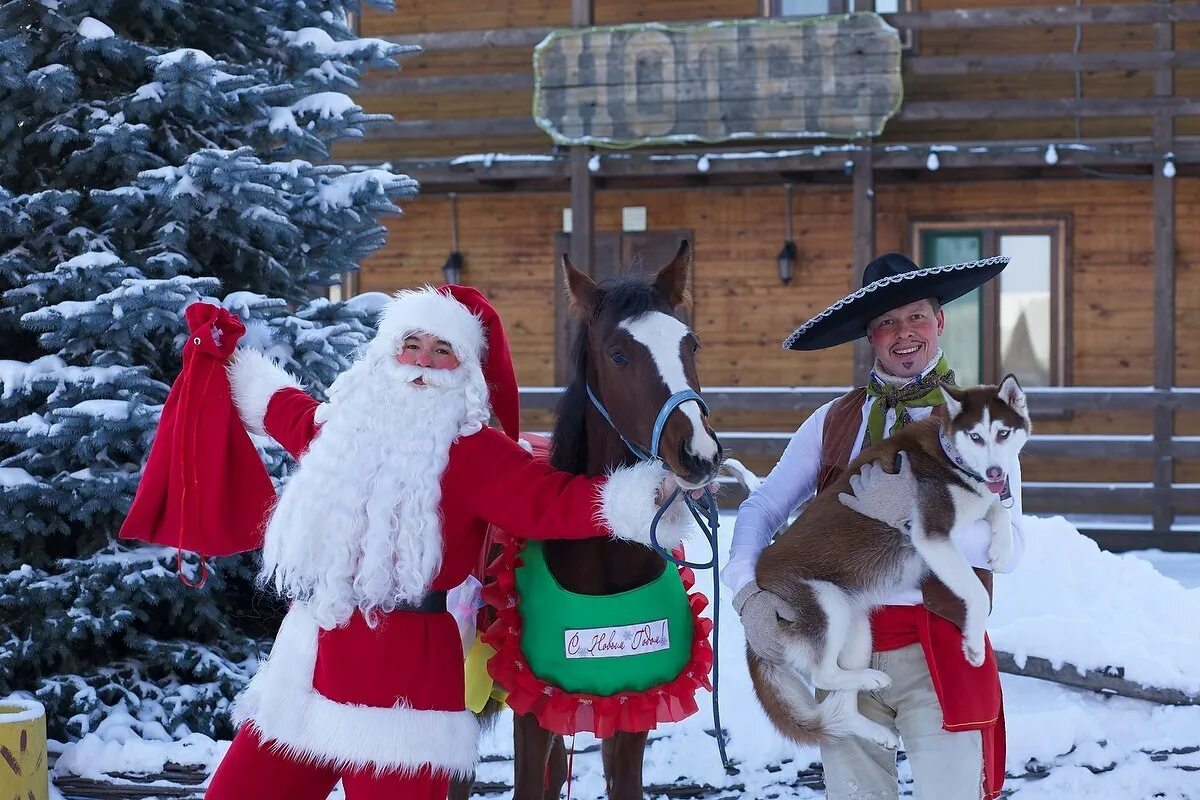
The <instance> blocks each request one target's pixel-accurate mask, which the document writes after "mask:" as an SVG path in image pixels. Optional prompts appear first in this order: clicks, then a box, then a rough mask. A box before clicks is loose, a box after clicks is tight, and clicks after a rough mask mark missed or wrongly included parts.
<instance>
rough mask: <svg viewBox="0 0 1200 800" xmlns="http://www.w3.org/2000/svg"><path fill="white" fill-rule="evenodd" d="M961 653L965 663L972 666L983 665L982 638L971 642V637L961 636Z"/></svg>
mask: <svg viewBox="0 0 1200 800" xmlns="http://www.w3.org/2000/svg"><path fill="white" fill-rule="evenodd" d="M963 655H964V656H966V658H967V663H968V664H970V665H971V666H972V667H981V666H983V656H984V647H983V640H982V639H979V640H978V641H976V642H972V641H971V639H969V638H967V637H965V636H964V637H963Z"/></svg>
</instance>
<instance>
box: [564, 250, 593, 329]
mask: <svg viewBox="0 0 1200 800" xmlns="http://www.w3.org/2000/svg"><path fill="white" fill-rule="evenodd" d="M562 268H563V277H564V278H565V279H566V284H567V297H568V298H569V299H570V301H571V309H572V310H573V311H575V312H576V313H577V314H579V315H580V316H582V317H584V318H585V319H588V318H591V317H593V316H595V313H596V309H597V308H598V307H599V306H600V293H601V291H602V290H601V289H600V287H599V286H597V285H596V282H595V281H594V280H592V279H591V278H590V277H588V276H587V275H584V274H583V273H582V272H580V271H579V270H577V269H575V266H574V265H573V264H572V263H571V257H570V256H568V255H567V254H566V253H563V254H562Z"/></svg>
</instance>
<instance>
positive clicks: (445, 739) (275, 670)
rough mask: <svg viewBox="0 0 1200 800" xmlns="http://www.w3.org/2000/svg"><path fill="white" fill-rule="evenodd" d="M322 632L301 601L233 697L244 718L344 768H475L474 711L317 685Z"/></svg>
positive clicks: (284, 744) (301, 754)
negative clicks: (395, 702)
mask: <svg viewBox="0 0 1200 800" xmlns="http://www.w3.org/2000/svg"><path fill="white" fill-rule="evenodd" d="M318 631H319V628H318V627H317V623H316V622H315V621H314V620H313V618H312V616H311V615H310V614H309V613H308V609H307V608H306V607H305V605H304V604H303V603H295V604H294V605H293V606H292V609H291V611H289V612H288V615H287V617H285V618H284V620H283V624H282V625H281V626H280V628H279V634H278V635H277V636H276V637H275V644H274V646H273V647H272V648H271V655H270V657H269V658H268V659H267V661H266V663H264V664H263V665H262V666H261V667H260V668H259V670H258V673H257V674H256V675H255V676H254V678H253V679H252V680H251V681H250V685H249V686H247V687H246V691H244V692H243V693H242V695H241V696H240V697H239V698H238V699H237V702H236V703H235V704H234V709H233V718H234V722H235V723H236V724H237V725H241V724H243V723H249V724H250V725H253V726H254V728H255V729H256V730H257V731H258V733H259V735H260V736H261V737H262V738H263V739H264V740H270V744H271V745H272V746H273V747H275V748H277V749H278V750H279V751H280V752H283V753H286V754H288V755H290V756H292V757H295V758H297V759H301V760H305V761H310V762H313V763H319V764H330V765H334V766H336V767H338V768H345V767H351V768H367V767H374V768H379V769H388V770H395V769H399V770H411V771H415V770H418V769H420V768H421V767H422V766H425V765H431V766H433V767H434V768H435V769H438V770H442V771H445V772H449V773H450V774H451V775H454V776H466V775H469V774H470V773H471V772H472V771H473V770H474V769H475V763H476V761H477V760H478V753H479V741H478V739H479V723H478V721H477V720H476V719H475V715H473V714H472V713H471V712H469V711H419V710H417V709H413V708H405V707H401V706H396V707H393V708H373V707H371V706H360V705H352V704H350V703H335V702H334V701H332V700H330V699H329V698H327V697H325V696H323V695H321V694H320V693H318V692H317V691H316V690H315V689H313V686H312V678H313V670H314V668H315V667H316V663H317V632H318Z"/></svg>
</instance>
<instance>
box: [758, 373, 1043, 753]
mask: <svg viewBox="0 0 1200 800" xmlns="http://www.w3.org/2000/svg"><path fill="white" fill-rule="evenodd" d="M945 395H946V405H945V411H946V416H945V421H944V422H943V421H941V420H939V419H938V418H937V417H936V415H931V416H930V417H929V418H927V419H924V420H921V421H919V422H916V423H913V424H911V425H908V426H906V427H905V428H903V429H902V430H900V431H898V432H897V433H896V434H895V435H893V436H891V437H889V438H887V439H884V440H883V441H881V442H879V443H878V444H876V445H874V446H872V447H870V448H869V449H867V450H866V451H864V452H863V453H861V454H859V456H858V457H857V458H856V459H854V461H852V462H851V463H850V465H849V466H848V467H847V468H846V470H845V472H843V473H842V475H841V477H840V478H839V479H838V480H836V481H835V482H834V483H832V484H831V485H830V486H829V487H827V488H826V489H825V490H824V491H823V492H821V493H820V494H819V495H817V497H815V498H814V499H813V500H812V501H811V503H810V504H809V506H808V507H807V508H806V509H805V510H804V512H803V513H802V514H801V516H800V517H799V519H797V520H796V522H795V523H793V524H792V525H791V527H789V528H788V529H787V530H786V531H785V532H784V533H783V534H781V535H780V537H779V539H778V540H777V541H776V542H775V543H774V544H773V545H772V546H770V547H768V548H767V549H766V550H764V551H763V553H762V556H761V558H760V559H759V562H758V566H757V569H756V572H757V575H756V578H757V582H758V585H759V587H760V588H762V589H763V590H765V591H768V592H772V593H774V594H775V595H777V596H779V597H781V598H783V599H784V600H785V601H786V602H788V603H789V604H790V605H791V606H792V607H793V608H794V609H795V611H796V615H795V619H796V622H794V623H791V622H785V621H783V620H781V621H780V625H781V626H782V627H783V628H784V631H783V636H784V638H785V641H787V642H788V646H787V658H786V661H785V662H784V663H770V662H767V661H763V660H762V659H760V658H758V656H756V655H755V654H754V652H753V651H752V650H750V649H749V648H747V650H746V658H747V660H748V662H749V667H750V675H751V677H752V679H753V682H754V688H755V691H756V692H757V694H758V698H759V701H760V702H761V703H762V705H763V708H764V709H765V710H766V712H767V716H768V717H769V718H770V720H771V721H772V723H773V724H774V725H775V727H776V728H778V729H779V731H780V732H781V733H782V734H783V735H784V736H786V737H787V738H789V739H792V740H793V741H796V742H799V743H805V744H814V743H820V742H821V741H824V740H826V739H830V738H838V737H843V736H847V735H857V736H861V737H863V738H866V739H868V740H871V741H874V742H877V743H879V744H880V745H883V746H885V747H889V748H893V749H894V748H896V747H898V746H899V742H898V741H897V739H896V736H895V735H894V734H893V733H892V732H891V731H889V730H887V729H886V728H884V727H883V726H881V725H878V724H877V723H875V722H872V721H870V720H868V719H867V718H866V717H864V716H862V715H861V714H860V713H859V711H858V692H860V691H872V690H876V689H882V688H884V687H886V686H887V685H888V683H890V679H889V678H888V677H887V675H885V674H884V673H882V672H880V671H878V670H873V669H868V668H867V667H868V666H869V664H870V658H871V627H870V621H869V615H870V613H871V611H872V610H873V609H874V608H876V607H877V606H879V605H881V604H882V602H883V601H884V600H885V598H887V597H889V596H891V595H893V594H894V593H896V592H897V591H901V590H904V589H915V588H916V587H917V586H918V585H919V584H920V582H921V580H922V579H923V578H924V577H925V576H926V575H927V574H929V573H930V572H932V573H933V574H934V575H936V576H937V577H938V578H940V579H941V580H942V582H943V583H945V584H946V586H947V587H948V588H949V589H950V590H951V591H952V592H953V593H954V594H956V595H957V596H959V597H960V598H962V600H963V601H964V602H965V604H966V623H965V626H964V627H965V629H964V631H963V652H964V655H965V656H966V658H967V660H968V661H969V662H970V663H971V664H973V665H975V666H979V665H980V664H982V663H983V657H984V626H985V623H986V621H987V616H988V612H989V610H990V609H989V596H988V593H987V590H986V589H984V587H983V585H982V584H981V583H980V581H979V578H978V577H977V576H976V575H975V572H974V571H973V569H972V568H971V565H970V564H968V563H967V560H966V559H965V558H964V557H963V555H962V554H961V553H960V552H959V550H958V548H957V547H956V546H955V545H954V543H953V541H951V538H950V532H951V531H952V530H953V529H954V528H955V527H957V526H959V525H963V524H966V523H970V522H973V521H975V520H979V519H986V520H987V521H988V522H989V523H990V525H991V529H992V538H991V546H990V548H989V551H988V557H989V559H990V560H991V562H992V565H993V566H994V567H1002V566H1003V565H1004V564H1005V563H1006V562H1007V560H1008V559H1009V558H1010V557H1011V555H1012V552H1013V541H1012V527H1011V524H1010V520H1009V514H1008V510H1007V509H1006V508H1004V507H1003V506H1002V505H1001V503H1000V501H999V496H998V494H996V493H998V492H999V491H1000V490H1001V488H1003V485H1004V482H1005V481H1006V479H1007V476H1008V473H1009V472H1010V471H1011V470H1012V469H1014V468H1015V466H1016V462H1017V456H1018V454H1019V453H1020V451H1021V448H1022V447H1023V446H1024V444H1025V441H1026V440H1027V439H1028V437H1029V433H1030V423H1029V412H1028V409H1027V405H1026V401H1025V393H1024V391H1022V389H1021V386H1020V385H1019V384H1018V382H1017V380H1016V378H1015V377H1013V376H1012V375H1009V376H1007V377H1006V378H1005V379H1004V380H1003V381H1002V382H1001V384H1000V385H999V386H979V387H975V388H971V389H956V388H948V389H946V390H945ZM942 425H944V426H945V430H946V433H947V434H948V435H949V439H950V441H951V442H952V443H953V447H954V448H955V449H956V450H957V452H958V453H959V455H960V456H961V459H962V461H963V462H965V464H966V466H967V468H968V469H969V470H971V471H972V472H973V473H974V474H975V475H977V476H985V480H984V481H981V480H977V479H975V478H972V477H970V476H968V475H967V473H966V472H964V471H963V470H962V469H960V468H959V467H957V466H955V463H954V461H953V460H952V459H951V458H950V456H948V455H947V453H946V450H945V448H944V447H943V445H942V443H941V441H940V440H939V429H940V428H941V426H942ZM901 452H904V453H905V454H907V457H908V459H909V461H910V463H911V466H912V472H913V476H914V478H915V480H916V485H917V496H916V497H915V498H914V504H913V509H912V515H911V523H909V524H908V525H907V526H906V527H907V530H904V531H901V530H898V529H897V528H893V527H891V526H889V525H887V524H885V523H883V522H879V521H877V520H874V519H870V518H868V517H865V516H863V515H862V514H859V513H857V512H855V511H853V510H851V509H850V508H848V507H846V506H845V505H843V504H842V503H841V502H840V501H839V499H838V494H839V493H842V492H846V493H850V492H851V488H850V478H851V477H852V476H854V475H855V474H857V473H858V471H859V470H860V469H861V468H862V467H863V465H865V464H868V463H869V462H877V461H881V462H882V463H883V464H884V465H886V470H887V471H889V472H891V471H893V470H894V466H893V465H894V464H895V463H896V462H897V457H898V454H899V453H901ZM803 676H808V677H809V679H810V680H811V683H812V686H814V687H816V688H818V689H824V690H826V691H829V692H830V693H831V694H830V695H829V696H828V697H827V698H825V699H824V700H823V702H821V703H820V704H817V702H816V698H815V697H814V695H813V692H812V689H811V688H810V687H809V686H808V685H807V683H806V681H805V680H804V677H803Z"/></svg>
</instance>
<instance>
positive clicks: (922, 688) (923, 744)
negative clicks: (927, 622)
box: [818, 644, 983, 800]
mask: <svg viewBox="0 0 1200 800" xmlns="http://www.w3.org/2000/svg"><path fill="white" fill-rule="evenodd" d="M871 667H872V668H874V669H878V670H881V671H883V672H886V673H887V674H888V675H889V676H890V677H891V679H892V685H891V686H889V687H888V688H886V689H883V690H881V691H878V692H869V693H868V692H864V693H860V694H859V696H858V707H859V710H860V711H862V713H863V715H864V716H866V717H867V718H869V719H871V720H873V721H875V722H878V723H879V724H880V725H883V726H884V727H885V728H889V729H890V730H893V731H897V732H898V733H899V734H900V738H901V739H902V740H903V743H904V744H903V746H904V751H905V753H906V754H907V755H908V763H909V765H910V767H911V768H912V775H913V783H914V784H915V786H914V796H915V797H916V800H979V798H981V797H982V796H983V740H982V737H981V736H980V733H979V731H961V732H958V733H949V732H947V731H944V730H942V707H941V705H940V704H939V703H938V699H937V695H936V694H935V693H934V691H933V681H932V680H931V679H930V677H929V666H928V664H926V663H925V654H924V652H923V651H922V650H921V645H919V644H914V645H910V646H908V647H904V648H901V649H899V650H890V651H888V652H885V653H872V654H871ZM823 695H824V693H823V692H818V696H819V697H821V696H823ZM821 761H822V763H823V764H824V767H825V797H826V800H895V798H898V797H899V794H900V791H899V787H898V784H897V782H896V755H895V753H893V752H892V751H890V750H886V749H884V748H882V747H880V746H878V745H876V744H874V743H873V742H868V741H867V740H865V739H860V738H859V737H857V736H848V737H846V738H844V739H839V740H835V741H834V742H832V743H830V744H828V745H826V746H824V747H822V748H821Z"/></svg>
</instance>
